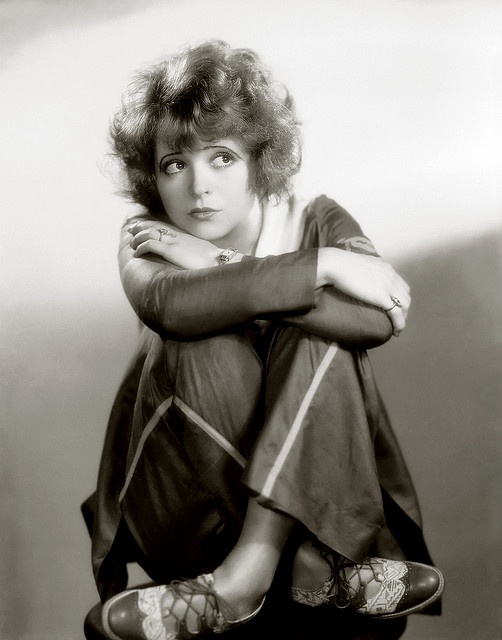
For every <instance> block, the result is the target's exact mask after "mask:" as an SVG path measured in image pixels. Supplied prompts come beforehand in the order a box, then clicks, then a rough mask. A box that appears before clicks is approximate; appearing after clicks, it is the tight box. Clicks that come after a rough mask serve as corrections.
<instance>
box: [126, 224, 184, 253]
mask: <svg viewBox="0 0 502 640" xmlns="http://www.w3.org/2000/svg"><path fill="white" fill-rule="evenodd" d="M176 237H177V234H176V233H174V231H171V230H170V229H167V228H165V227H158V228H157V227H148V229H144V230H143V231H139V232H138V233H137V234H136V235H135V236H134V237H133V238H132V240H131V247H132V248H133V249H136V247H139V245H140V244H142V243H143V242H147V240H156V241H157V242H163V243H164V244H169V243H171V242H172V241H173V239H174V238H176Z"/></svg>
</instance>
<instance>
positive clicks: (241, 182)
mask: <svg viewBox="0 0 502 640" xmlns="http://www.w3.org/2000/svg"><path fill="white" fill-rule="evenodd" d="M251 171H252V167H251V160H250V155H249V153H248V151H247V150H246V149H245V148H244V147H243V146H242V145H241V144H240V143H239V142H238V141H237V140H236V139H235V138H225V139H222V140H211V141H204V140H199V141H197V142H196V143H195V144H194V145H193V148H191V149H171V148H169V147H168V146H166V143H163V142H162V140H161V139H159V138H158V139H157V142H156V148H155V179H156V182H157V188H158V191H159V195H160V198H161V200H162V204H163V205H164V209H165V211H166V213H167V215H168V216H169V219H170V220H171V222H172V223H173V224H174V225H175V226H177V227H179V228H180V229H181V230H183V231H186V232H187V233H190V234H192V235H194V236H197V237H198V238H203V239H204V240H209V241H212V242H216V241H217V240H219V239H222V238H225V237H227V236H229V237H232V236H236V235H237V236H238V234H239V229H240V228H243V229H244V228H245V227H246V225H247V223H248V217H249V216H250V213H251V210H252V209H253V205H254V204H255V202H256V195H255V194H254V193H253V192H252V191H251V190H250V182H251V180H250V178H251Z"/></svg>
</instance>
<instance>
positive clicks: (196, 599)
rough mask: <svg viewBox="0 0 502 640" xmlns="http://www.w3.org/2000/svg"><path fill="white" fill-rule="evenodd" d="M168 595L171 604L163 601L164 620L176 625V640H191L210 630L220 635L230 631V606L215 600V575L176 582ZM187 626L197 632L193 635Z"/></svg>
mask: <svg viewBox="0 0 502 640" xmlns="http://www.w3.org/2000/svg"><path fill="white" fill-rule="evenodd" d="M167 593H171V596H172V602H171V604H170V605H169V604H167V602H166V598H163V603H162V617H163V619H167V618H170V619H171V621H175V625H174V628H175V629H176V630H177V631H176V635H175V636H174V637H176V638H192V637H194V636H197V635H199V634H200V633H201V632H203V631H207V630H209V629H211V630H212V631H214V632H215V633H221V632H222V631H224V630H225V629H226V627H227V622H226V620H228V619H231V617H232V616H231V611H230V608H229V607H228V605H226V604H225V602H224V601H222V600H221V599H219V598H218V597H217V596H216V592H215V590H214V588H213V580H212V575H202V576H199V577H198V578H195V579H193V580H184V581H180V580H176V581H174V582H172V583H171V584H170V585H169V587H168V590H167ZM200 596H201V597H200ZM181 603H183V604H184V606H182V604H181ZM175 605H176V606H175ZM222 609H223V610H224V611H225V614H227V616H228V617H227V618H225V616H224V615H223V613H222ZM166 621H167V620H166ZM189 621H190V625H189V624H188V622H189ZM166 626H167V625H166ZM171 626H172V625H171V624H169V627H171ZM188 626H190V627H191V628H192V629H194V626H195V627H196V628H195V630H194V631H190V630H189V629H188Z"/></svg>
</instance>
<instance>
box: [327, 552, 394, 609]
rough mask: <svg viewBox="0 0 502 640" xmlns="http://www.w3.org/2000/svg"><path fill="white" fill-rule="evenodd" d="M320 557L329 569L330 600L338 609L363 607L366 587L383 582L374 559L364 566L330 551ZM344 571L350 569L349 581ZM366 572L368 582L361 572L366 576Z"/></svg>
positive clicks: (379, 567)
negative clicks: (331, 580) (331, 599)
mask: <svg viewBox="0 0 502 640" xmlns="http://www.w3.org/2000/svg"><path fill="white" fill-rule="evenodd" d="M321 555H322V557H323V558H324V560H325V561H326V562H327V563H328V565H329V566H330V569H331V576H332V579H333V582H334V594H333V596H332V598H333V600H334V604H335V606H336V607H337V608H338V609H346V608H347V607H349V606H351V607H352V608H354V609H359V608H360V607H362V606H364V604H365V603H366V598H365V596H364V593H365V588H366V586H367V585H368V584H369V583H370V582H372V581H373V580H376V581H377V582H382V581H383V580H384V576H383V574H382V568H381V565H380V563H379V562H378V560H377V559H375V558H368V559H367V561H365V562H364V564H356V563H354V562H352V561H350V560H349V559H348V558H345V557H344V556H342V555H339V554H336V553H334V552H332V551H331V550H325V551H322V552H321ZM346 569H350V579H349V578H347V572H346V571H345V570H346ZM368 570H370V571H371V576H370V578H369V580H368V579H367V578H366V579H365V578H364V577H363V572H364V573H365V574H366V575H367V571H368ZM354 580H356V582H354Z"/></svg>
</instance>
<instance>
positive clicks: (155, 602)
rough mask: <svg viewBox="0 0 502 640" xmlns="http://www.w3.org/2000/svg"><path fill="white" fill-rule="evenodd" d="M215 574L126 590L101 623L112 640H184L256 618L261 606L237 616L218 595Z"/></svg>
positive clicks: (107, 607) (112, 601)
mask: <svg viewBox="0 0 502 640" xmlns="http://www.w3.org/2000/svg"><path fill="white" fill-rule="evenodd" d="M213 583H214V578H213V575H212V574H203V575H201V576H199V577H198V578H195V579H193V580H185V581H183V582H181V581H180V582H173V583H171V584H168V585H161V586H156V587H148V588H146V589H131V590H128V591H123V592H122V593H119V594H118V595H116V596H114V597H113V598H111V599H110V600H108V601H107V602H106V603H105V605H104V606H103V612H102V624H103V628H104V629H105V631H106V633H107V634H108V636H109V637H110V638H111V639H113V640H181V639H185V638H194V637H195V636H197V635H199V634H201V633H203V632H205V631H213V632H214V633H223V632H224V631H226V630H227V629H231V628H233V627H235V626H237V625H241V624H244V623H245V622H248V621H249V620H251V619H252V618H254V617H255V616H256V615H257V614H258V612H259V611H260V609H261V607H262V606H263V601H264V600H263V601H262V602H261V604H260V605H259V606H258V608H257V609H256V610H255V611H253V612H252V613H250V614H249V615H247V616H245V617H243V618H238V619H235V618H234V617H233V614H232V611H231V609H230V607H228V605H226V603H225V602H224V601H223V600H222V599H221V598H220V597H219V596H217V595H216V592H215V590H214V588H213Z"/></svg>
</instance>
